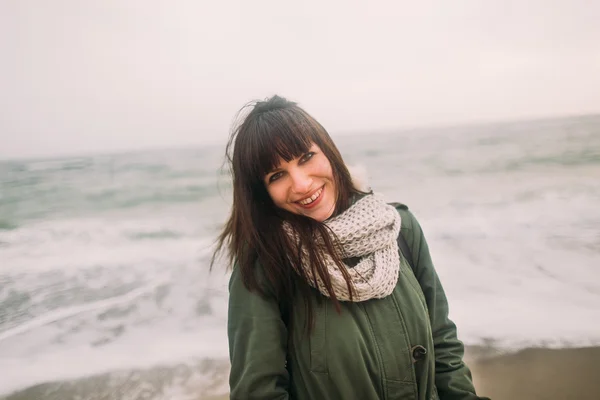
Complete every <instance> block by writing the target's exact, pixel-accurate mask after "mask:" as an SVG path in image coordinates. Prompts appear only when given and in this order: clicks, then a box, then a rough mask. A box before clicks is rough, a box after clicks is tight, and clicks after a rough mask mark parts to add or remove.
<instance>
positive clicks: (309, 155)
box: [300, 151, 315, 163]
mask: <svg viewBox="0 0 600 400" xmlns="http://www.w3.org/2000/svg"><path fill="white" fill-rule="evenodd" d="M314 155H315V153H314V152H313V151H309V152H308V153H306V154H305V155H304V156H303V157H302V158H301V159H300V161H302V162H303V163H304V162H307V161H308V160H310V159H311V158H312V157H313V156H314Z"/></svg>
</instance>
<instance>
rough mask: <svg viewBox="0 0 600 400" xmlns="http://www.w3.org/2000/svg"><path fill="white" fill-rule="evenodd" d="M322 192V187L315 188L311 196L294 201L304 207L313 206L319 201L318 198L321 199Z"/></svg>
mask: <svg viewBox="0 0 600 400" xmlns="http://www.w3.org/2000/svg"><path fill="white" fill-rule="evenodd" d="M322 194H323V187H321V188H320V189H319V190H317V191H316V192H315V193H313V195H312V196H310V197H307V198H306V199H302V200H298V201H297V202H296V203H298V204H299V205H301V206H302V207H304V208H311V207H314V206H315V205H317V203H319V200H321V195H322Z"/></svg>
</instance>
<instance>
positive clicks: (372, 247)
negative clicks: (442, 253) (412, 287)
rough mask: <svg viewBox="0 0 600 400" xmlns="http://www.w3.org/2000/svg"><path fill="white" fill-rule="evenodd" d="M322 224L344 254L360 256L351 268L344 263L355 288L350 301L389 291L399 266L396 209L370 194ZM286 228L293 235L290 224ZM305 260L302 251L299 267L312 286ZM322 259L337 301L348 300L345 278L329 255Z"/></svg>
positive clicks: (377, 296) (373, 297)
mask: <svg viewBox="0 0 600 400" xmlns="http://www.w3.org/2000/svg"><path fill="white" fill-rule="evenodd" d="M325 224H326V225H327V226H329V228H331V230H332V231H333V232H334V233H335V235H336V236H337V238H338V240H339V243H340V244H341V246H342V247H343V249H344V256H345V257H347V258H350V257H359V258H360V261H359V262H358V264H356V265H355V266H354V267H349V266H347V265H346V268H347V271H348V273H349V274H350V277H351V279H352V283H353V285H354V289H355V290H354V296H353V297H352V301H354V302H359V301H364V300H369V299H375V298H383V297H386V296H388V295H389V294H390V293H392V291H393V290H394V287H396V283H397V281H398V272H399V268H400V258H399V255H398V242H397V239H398V234H399V233H400V225H401V220H400V214H398V212H397V211H396V209H395V208H394V207H393V206H391V205H389V204H386V203H385V202H384V201H383V199H382V198H381V197H380V196H378V195H372V194H371V195H367V196H364V197H363V198H362V199H360V200H358V201H357V202H356V203H354V204H353V205H352V206H350V208H348V209H347V210H346V211H345V212H343V213H342V214H340V215H338V216H336V217H334V218H331V219H330V220H327V221H325ZM285 229H286V231H287V232H288V233H289V234H291V235H292V236H294V233H293V229H292V228H291V226H290V225H289V224H287V225H286V226H285ZM307 259H308V256H307V254H306V253H305V254H304V262H303V265H302V268H304V271H305V273H306V275H307V276H308V278H309V284H310V285H313V286H314V279H313V274H312V271H311V269H310V266H309V265H307ZM325 262H326V264H327V269H328V271H329V275H330V277H331V283H332V287H333V290H334V292H335V295H336V296H337V298H338V300H341V301H349V300H350V293H349V292H348V287H347V284H346V280H345V279H344V277H343V276H342V273H341V272H340V270H339V268H338V267H337V265H335V263H334V262H333V260H332V258H331V256H330V255H329V254H325ZM316 278H317V289H319V291H320V292H321V293H322V294H324V295H325V296H328V295H329V294H328V293H327V290H326V289H325V285H324V284H323V281H322V280H321V279H320V278H319V276H317V277H316Z"/></svg>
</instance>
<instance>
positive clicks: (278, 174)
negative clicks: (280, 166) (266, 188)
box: [269, 172, 281, 182]
mask: <svg viewBox="0 0 600 400" xmlns="http://www.w3.org/2000/svg"><path fill="white" fill-rule="evenodd" d="M279 178H281V172H276V173H274V174H273V175H271V176H270V177H269V182H275V181H276V180H277V179H279Z"/></svg>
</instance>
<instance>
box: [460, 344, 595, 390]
mask: <svg viewBox="0 0 600 400" xmlns="http://www.w3.org/2000/svg"><path fill="white" fill-rule="evenodd" d="M469 350H470V351H469ZM494 352H496V351H494V350H489V349H487V350H485V349H484V350H483V351H482V350H481V348H471V349H468V352H467V360H468V361H470V362H469V365H470V367H471V369H472V372H473V380H474V382H475V385H476V387H477V390H478V394H481V395H485V396H488V397H490V398H491V399H493V400H511V399H513V400H520V399H523V400H526V399H527V400H538V399H539V400H542V399H544V400H598V399H600V379H599V378H600V367H599V366H600V348H599V347H586V348H573V349H544V348H530V349H525V350H521V351H519V352H517V353H510V354H500V355H498V354H496V355H493V353H494ZM477 353H479V354H477ZM469 358H470V360H469Z"/></svg>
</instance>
